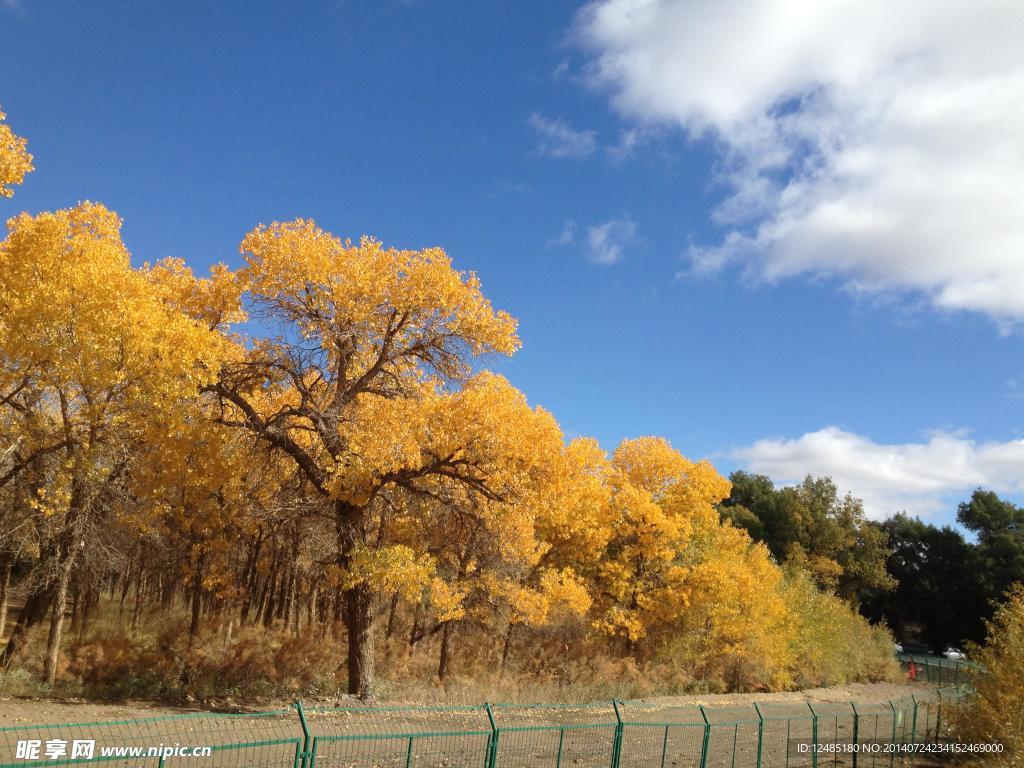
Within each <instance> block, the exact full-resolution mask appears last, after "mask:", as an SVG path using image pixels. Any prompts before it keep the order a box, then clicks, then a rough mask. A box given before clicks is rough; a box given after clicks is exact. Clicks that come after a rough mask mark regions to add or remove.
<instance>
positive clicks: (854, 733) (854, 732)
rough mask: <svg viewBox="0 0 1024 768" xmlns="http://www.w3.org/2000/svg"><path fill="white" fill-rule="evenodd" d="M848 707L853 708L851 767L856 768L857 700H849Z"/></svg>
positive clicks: (858, 730)
mask: <svg viewBox="0 0 1024 768" xmlns="http://www.w3.org/2000/svg"><path fill="white" fill-rule="evenodd" d="M850 707H851V708H852V709H853V768H857V747H858V746H859V745H858V743H857V740H858V734H859V732H860V712H858V711H857V702H855V701H851V702H850Z"/></svg>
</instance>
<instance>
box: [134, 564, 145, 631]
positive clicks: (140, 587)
mask: <svg viewBox="0 0 1024 768" xmlns="http://www.w3.org/2000/svg"><path fill="white" fill-rule="evenodd" d="M145 588H146V574H145V573H144V572H140V573H139V579H138V581H137V582H136V584H135V608H134V609H132V629H135V627H136V626H137V625H138V623H139V615H140V614H141V613H142V593H143V591H144V590H145Z"/></svg>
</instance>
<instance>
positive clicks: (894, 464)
mask: <svg viewBox="0 0 1024 768" xmlns="http://www.w3.org/2000/svg"><path fill="white" fill-rule="evenodd" d="M732 457H733V458H734V459H736V460H738V461H739V462H741V463H742V464H743V465H744V466H745V467H746V468H747V469H749V470H750V471H752V472H756V473H760V474H765V475H768V476H769V477H771V478H772V479H773V480H775V481H776V482H777V483H783V484H787V485H788V484H791V483H796V482H799V481H801V480H802V479H803V478H804V476H805V475H807V474H811V475H815V476H823V475H824V476H828V477H831V478H832V479H833V480H834V481H835V483H836V485H837V486H839V488H840V490H841V491H842V492H846V491H849V492H850V493H852V494H853V495H854V496H858V497H860V498H862V499H863V500H864V507H865V510H866V511H867V513H868V515H869V516H871V517H873V518H875V519H882V518H885V517H889V516H891V515H893V514H895V513H896V512H900V511H906V512H909V513H910V514H914V515H920V516H922V517H935V516H936V515H937V514H940V513H948V512H950V511H952V509H953V508H954V505H955V504H956V503H957V502H958V501H963V500H965V499H966V498H968V497H969V496H970V493H971V491H972V490H974V489H975V488H977V487H984V488H987V489H992V490H995V491H997V492H999V493H1004V494H1019V493H1022V492H1024V440H1011V441H1009V442H1005V443H996V442H983V443H979V442H976V441H974V440H971V439H969V438H967V437H966V436H964V435H962V434H958V433H951V432H936V433H934V434H932V435H931V436H930V437H929V438H928V441H927V442H923V443H896V444H888V445H887V444H881V443H876V442H874V441H872V440H870V439H869V438H867V437H864V436H862V435H858V434H855V433H852V432H846V431H844V430H842V429H839V428H838V427H826V428H824V429H821V430H818V431H817V432H808V433H807V434H805V435H802V436H801V437H798V438H795V439H789V440H758V441H757V442H755V443H754V444H753V445H750V446H747V447H745V448H740V449H738V450H736V451H733V453H732Z"/></svg>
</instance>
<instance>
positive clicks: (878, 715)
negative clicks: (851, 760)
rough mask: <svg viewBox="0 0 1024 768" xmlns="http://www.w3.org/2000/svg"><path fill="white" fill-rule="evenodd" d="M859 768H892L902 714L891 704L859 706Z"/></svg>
mask: <svg viewBox="0 0 1024 768" xmlns="http://www.w3.org/2000/svg"><path fill="white" fill-rule="evenodd" d="M857 712H858V718H857V719H858V728H857V730H858V733H857V741H858V744H859V749H860V752H859V753H858V757H857V767H858V768H887V767H888V768H891V766H892V765H893V762H894V760H895V757H896V752H895V751H894V750H893V747H892V744H893V743H894V742H895V741H896V737H897V734H898V732H899V721H900V713H899V712H897V711H895V710H894V709H893V707H892V704H891V703H874V704H864V705H858V707H857Z"/></svg>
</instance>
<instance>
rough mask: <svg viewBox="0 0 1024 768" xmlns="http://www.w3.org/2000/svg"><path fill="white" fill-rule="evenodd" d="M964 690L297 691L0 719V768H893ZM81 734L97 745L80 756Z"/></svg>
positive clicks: (931, 732)
mask: <svg viewBox="0 0 1024 768" xmlns="http://www.w3.org/2000/svg"><path fill="white" fill-rule="evenodd" d="M960 697H961V689H959V688H957V687H949V688H940V689H936V690H932V691H929V692H927V693H925V694H924V695H911V696H907V697H904V698H902V699H898V700H893V701H889V702H885V703H872V704H856V703H850V704H816V703H808V702H794V703H765V704H754V705H752V706H750V707H745V706H732V707H703V706H699V705H667V704H660V703H657V702H645V701H617V700H616V701H610V702H607V703H598V704H564V705H548V704H543V705H523V704H483V705H480V706H462V707H428V706H410V707H365V706H356V705H353V706H348V707H322V706H309V707H306V706H303V705H302V704H301V703H298V702H297V703H296V704H295V705H294V706H293V707H289V708H287V709H280V710H275V711H271V712H259V713H253V714H217V713H209V714H206V713H203V714H186V715H166V716H160V717H149V718H143V719H139V720H122V721H113V722H100V723H61V724H57V725H14V726H8V727H4V728H0V768H15V767H16V766H53V765H80V764H85V763H91V762H102V763H104V764H105V765H108V766H110V765H124V766H155V767H157V768H159V767H160V766H168V768H169V767H170V766H177V765H191V766H208V767H209V768H235V767H241V766H266V767H267V768H270V767H274V768H414V767H415V768H456V767H457V766H471V767H472V768H534V767H535V766H545V767H548V768H647V766H655V767H656V768H830V767H831V768H839V767H840V766H850V767H851V768H858V767H859V768H892V767H893V766H894V765H895V764H896V763H897V762H902V760H903V756H904V755H903V754H902V753H899V752H897V751H893V750H892V749H891V748H888V749H887V748H886V745H890V744H897V745H898V744H913V743H918V744H919V743H930V742H936V741H941V740H943V739H946V738H948V737H949V726H948V723H949V718H950V714H951V710H952V709H953V708H955V707H957V706H959V701H960ZM83 743H84V744H86V745H88V744H89V743H91V745H92V747H91V749H90V750H88V754H85V752H83V751H82V750H83V749H84V747H82V746H81V745H82V744H83ZM195 748H200V749H205V750H208V751H207V752H206V753H205V754H193V753H192V752H191V751H190V750H192V749H195ZM175 750H177V751H175ZM186 750H189V751H186Z"/></svg>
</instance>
